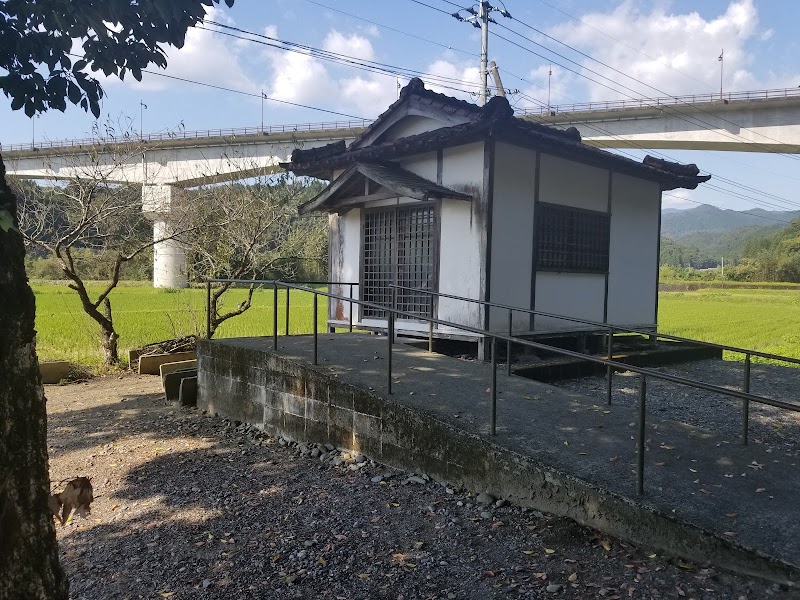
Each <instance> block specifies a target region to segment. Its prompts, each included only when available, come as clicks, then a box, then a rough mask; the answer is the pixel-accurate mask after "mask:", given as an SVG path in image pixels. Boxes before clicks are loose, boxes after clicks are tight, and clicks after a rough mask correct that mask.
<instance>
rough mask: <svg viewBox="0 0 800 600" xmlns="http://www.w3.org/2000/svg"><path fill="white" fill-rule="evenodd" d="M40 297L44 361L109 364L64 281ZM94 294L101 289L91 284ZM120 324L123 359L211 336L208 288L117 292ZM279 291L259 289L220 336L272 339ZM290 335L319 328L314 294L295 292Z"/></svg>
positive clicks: (281, 308) (231, 298)
mask: <svg viewBox="0 0 800 600" xmlns="http://www.w3.org/2000/svg"><path fill="white" fill-rule="evenodd" d="M32 287H33V291H34V293H35V295H36V329H37V350H38V353H39V358H40V359H41V360H69V361H71V362H75V363H78V364H82V365H86V366H88V367H90V368H97V367H99V366H100V365H101V364H102V362H103V356H102V350H101V348H100V328H99V326H98V325H97V324H96V323H95V322H94V321H92V320H91V319H90V318H89V317H88V316H87V315H86V314H85V313H84V312H83V309H82V308H81V306H80V302H79V301H78V296H77V294H76V293H75V292H74V291H72V290H71V289H69V288H67V287H66V284H64V283H60V282H59V283H43V282H33V283H32ZM87 287H88V288H89V289H90V291H91V292H92V293H97V292H99V291H100V290H101V289H102V288H101V285H99V284H98V285H89V286H87ZM246 294H247V292H246V291H245V290H244V289H234V290H231V291H230V292H228V293H227V294H226V295H225V296H224V297H223V298H224V302H225V304H224V306H222V307H221V310H230V309H231V308H234V307H236V305H237V304H238V303H239V302H241V301H242V300H244V299H245V298H246ZM110 298H111V308H112V313H113V317H114V324H115V325H116V329H117V332H118V333H119V335H120V341H119V344H120V357H121V358H122V357H124V356H126V354H127V350H128V349H131V348H137V347H140V346H143V345H144V344H148V343H151V342H158V341H162V340H165V339H171V338H175V337H180V336H183V335H190V334H197V333H201V334H202V333H204V332H205V288H190V289H184V290H174V289H153V288H152V287H151V285H150V284H149V283H142V284H139V285H125V286H123V287H120V288H119V289H117V290H114V291H113V292H112V293H111V296H110ZM272 302H273V292H272V290H271V289H269V290H257V291H256V292H255V294H254V296H253V306H252V308H250V309H249V310H248V311H247V312H245V313H244V314H243V315H240V316H238V317H235V318H233V319H230V320H229V321H226V322H225V323H223V324H222V325H221V326H220V327H219V329H217V331H216V333H215V335H214V337H244V336H266V335H272V318H273V316H272ZM289 304H290V311H289V314H290V322H289V331H290V332H291V333H293V334H297V333H310V332H311V331H312V327H313V308H312V305H313V299H312V296H311V294H308V293H304V292H300V291H297V290H292V292H291V297H290V300H289ZM326 310H327V303H326V302H324V301H322V300H321V301H320V302H319V320H318V324H319V330H320V331H324V330H325V327H326V324H325V319H326V317H327V313H326ZM285 317H286V291H285V290H281V292H280V294H279V299H278V329H279V332H280V333H283V332H284V326H285Z"/></svg>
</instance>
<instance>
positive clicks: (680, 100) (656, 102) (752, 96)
mask: <svg viewBox="0 0 800 600" xmlns="http://www.w3.org/2000/svg"><path fill="white" fill-rule="evenodd" d="M797 97H800V89H798V88H780V89H771V90H751V91H744V92H728V93H725V94H723V95H722V96H721V97H720V94H715V93H709V94H688V95H684V96H664V97H659V98H639V99H628V100H608V101H599V102H576V103H573V104H553V105H550V106H546V105H542V106H532V107H528V108H523V109H520V110H518V111H517V114H521V115H531V114H533V115H551V116H554V115H558V114H565V113H566V114H569V113H573V112H588V111H593V110H618V109H625V108H658V107H660V106H671V105H677V104H684V105H685V104H710V103H713V102H723V101H724V102H731V101H741V100H769V99H775V98H797Z"/></svg>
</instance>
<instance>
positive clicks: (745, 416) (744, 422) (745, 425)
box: [742, 354, 750, 446]
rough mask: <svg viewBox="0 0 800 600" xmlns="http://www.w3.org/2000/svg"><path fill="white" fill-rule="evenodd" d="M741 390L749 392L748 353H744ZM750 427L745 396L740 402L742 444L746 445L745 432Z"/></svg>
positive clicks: (748, 406) (747, 402)
mask: <svg viewBox="0 0 800 600" xmlns="http://www.w3.org/2000/svg"><path fill="white" fill-rule="evenodd" d="M742 391H743V392H745V393H746V394H749V393H750V355H749V354H745V355H744V383H743V384H742ZM749 428H750V399H749V398H745V399H744V402H743V403H742V444H744V445H745V446H746V445H747V433H748V429H749Z"/></svg>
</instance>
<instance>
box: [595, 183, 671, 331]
mask: <svg viewBox="0 0 800 600" xmlns="http://www.w3.org/2000/svg"><path fill="white" fill-rule="evenodd" d="M611 189H612V199H611V248H610V251H609V278H608V321H609V322H610V323H616V324H619V325H623V324H625V325H652V324H655V322H656V314H655V306H656V293H657V292H656V285H657V280H658V234H659V232H658V216H659V211H660V210H661V206H660V204H661V190H660V188H659V186H658V184H657V183H654V182H651V181H645V180H643V179H636V178H634V177H629V176H627V175H621V174H619V173H615V174H614V178H613V181H612V187H611Z"/></svg>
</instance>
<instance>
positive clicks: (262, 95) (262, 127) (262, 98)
mask: <svg viewBox="0 0 800 600" xmlns="http://www.w3.org/2000/svg"><path fill="white" fill-rule="evenodd" d="M261 135H264V90H261Z"/></svg>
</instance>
